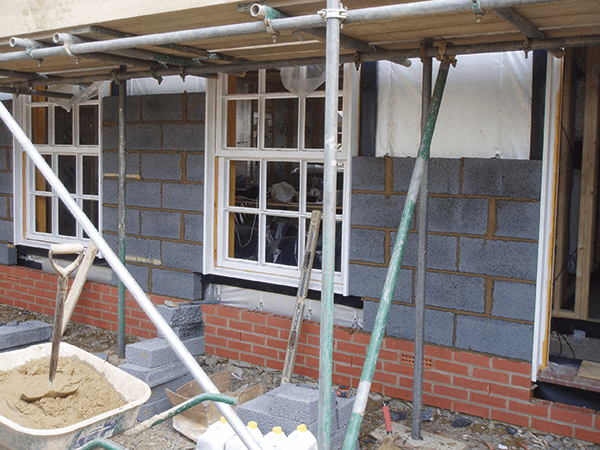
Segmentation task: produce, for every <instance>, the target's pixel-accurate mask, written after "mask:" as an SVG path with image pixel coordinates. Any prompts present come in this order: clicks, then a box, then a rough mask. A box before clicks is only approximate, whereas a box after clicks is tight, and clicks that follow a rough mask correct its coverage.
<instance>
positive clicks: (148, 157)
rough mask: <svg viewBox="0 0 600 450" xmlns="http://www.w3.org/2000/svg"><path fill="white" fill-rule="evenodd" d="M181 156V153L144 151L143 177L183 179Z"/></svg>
mask: <svg viewBox="0 0 600 450" xmlns="http://www.w3.org/2000/svg"><path fill="white" fill-rule="evenodd" d="M181 158H182V155H181V154H179V153H144V154H143V155H142V178H143V179H144V180H170V181H181V180H182V176H183V171H182V170H181Z"/></svg>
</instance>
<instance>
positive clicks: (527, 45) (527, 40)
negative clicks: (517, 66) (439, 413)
mask: <svg viewBox="0 0 600 450" xmlns="http://www.w3.org/2000/svg"><path fill="white" fill-rule="evenodd" d="M530 50H531V48H530V47H529V38H528V37H525V42H524V43H523V51H524V52H525V59H527V57H528V56H529V51H530Z"/></svg>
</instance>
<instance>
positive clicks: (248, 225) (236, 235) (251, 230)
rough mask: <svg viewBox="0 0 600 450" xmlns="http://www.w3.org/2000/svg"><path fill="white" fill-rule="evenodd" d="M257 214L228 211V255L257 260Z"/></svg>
mask: <svg viewBox="0 0 600 450" xmlns="http://www.w3.org/2000/svg"><path fill="white" fill-rule="evenodd" d="M258 222H259V220H258V214H240V213H229V238H228V248H229V251H228V255H229V257H230V258H237V259H245V260H249V261H258Z"/></svg>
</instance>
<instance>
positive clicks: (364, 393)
mask: <svg viewBox="0 0 600 450" xmlns="http://www.w3.org/2000/svg"><path fill="white" fill-rule="evenodd" d="M449 66H450V60H448V59H446V60H445V61H444V62H442V64H441V65H440V69H439V72H438V76H437V80H436V83H435V89H434V91H433V96H432V99H431V104H430V106H429V114H428V115H427V123H426V124H425V128H424V129H423V132H422V133H421V144H420V145H419V152H418V154H417V160H416V162H415V168H414V170H413V174H412V178H411V180H410V185H409V188H408V195H407V196H406V202H405V204H404V210H403V211H402V217H401V219H400V226H399V227H398V234H397V236H396V242H395V244H394V250H393V251H392V256H391V258H390V265H389V268H388V272H387V275H386V278H385V283H384V285H383V293H382V295H381V301H380V302H379V309H378V310H377V316H376V317H375V325H374V327H373V332H372V333H371V341H370V342H369V349H368V350H367V357H366V359H365V364H364V366H363V372H362V376H361V378H360V383H359V385H358V389H357V391H356V399H355V400H354V406H353V408H352V416H351V417H350V424H349V425H348V432H347V433H346V439H345V440H344V447H343V450H354V449H355V448H356V442H357V439H358V434H359V432H360V426H361V424H362V419H363V415H364V412H365V408H366V406H367V400H368V399H369V392H370V390H371V382H372V380H373V375H374V374H375V366H376V365H377V359H378V358H379V350H380V348H381V342H382V341H383V337H384V335H385V327H386V324H387V319H388V315H389V312H390V307H391V304H392V298H393V296H394V290H395V289H396V283H397V281H398V274H399V272H400V265H401V263H402V257H403V256H404V250H405V249H406V240H407V238H408V231H409V229H410V224H411V223H412V220H413V217H414V213H415V205H416V201H417V197H418V195H419V188H420V187H421V180H422V178H423V168H424V165H425V164H424V163H425V161H426V160H427V158H428V157H429V148H430V147H431V139H432V137H433V131H434V129H435V122H436V120H437V117H438V113H439V110H440V104H441V102H442V96H443V93H444V87H445V86H446V79H447V77H448V68H449Z"/></svg>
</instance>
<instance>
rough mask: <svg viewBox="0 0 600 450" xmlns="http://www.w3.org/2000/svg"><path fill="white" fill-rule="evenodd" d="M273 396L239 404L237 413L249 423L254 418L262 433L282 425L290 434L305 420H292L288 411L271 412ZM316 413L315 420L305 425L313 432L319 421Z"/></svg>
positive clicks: (314, 432)
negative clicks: (288, 415)
mask: <svg viewBox="0 0 600 450" xmlns="http://www.w3.org/2000/svg"><path fill="white" fill-rule="evenodd" d="M271 398H272V397H267V396H265V395H263V396H261V397H258V398H255V399H253V400H250V401H249V402H246V403H242V404H241V405H239V406H238V409H237V414H238V416H239V417H240V419H241V420H242V421H243V422H244V423H247V422H249V421H250V420H254V421H255V422H256V423H257V424H258V428H259V429H260V431H261V433H263V434H266V433H268V432H269V431H271V430H272V429H273V427H277V426H279V427H281V430H282V431H283V432H284V433H285V434H286V435H289V434H290V433H291V432H292V431H294V430H295V429H296V428H297V427H298V425H299V424H300V423H304V422H300V423H298V422H295V421H293V420H290V419H289V418H288V417H287V411H285V412H282V411H279V412H273V413H269V412H267V411H270V408H271V403H270V399H271ZM316 417H317V416H316V415H315V416H314V418H313V419H314V420H313V421H312V422H311V423H306V424H305V425H306V426H307V428H308V429H309V430H310V431H311V433H313V434H315V436H316V433H317V428H318V422H317V420H316Z"/></svg>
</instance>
